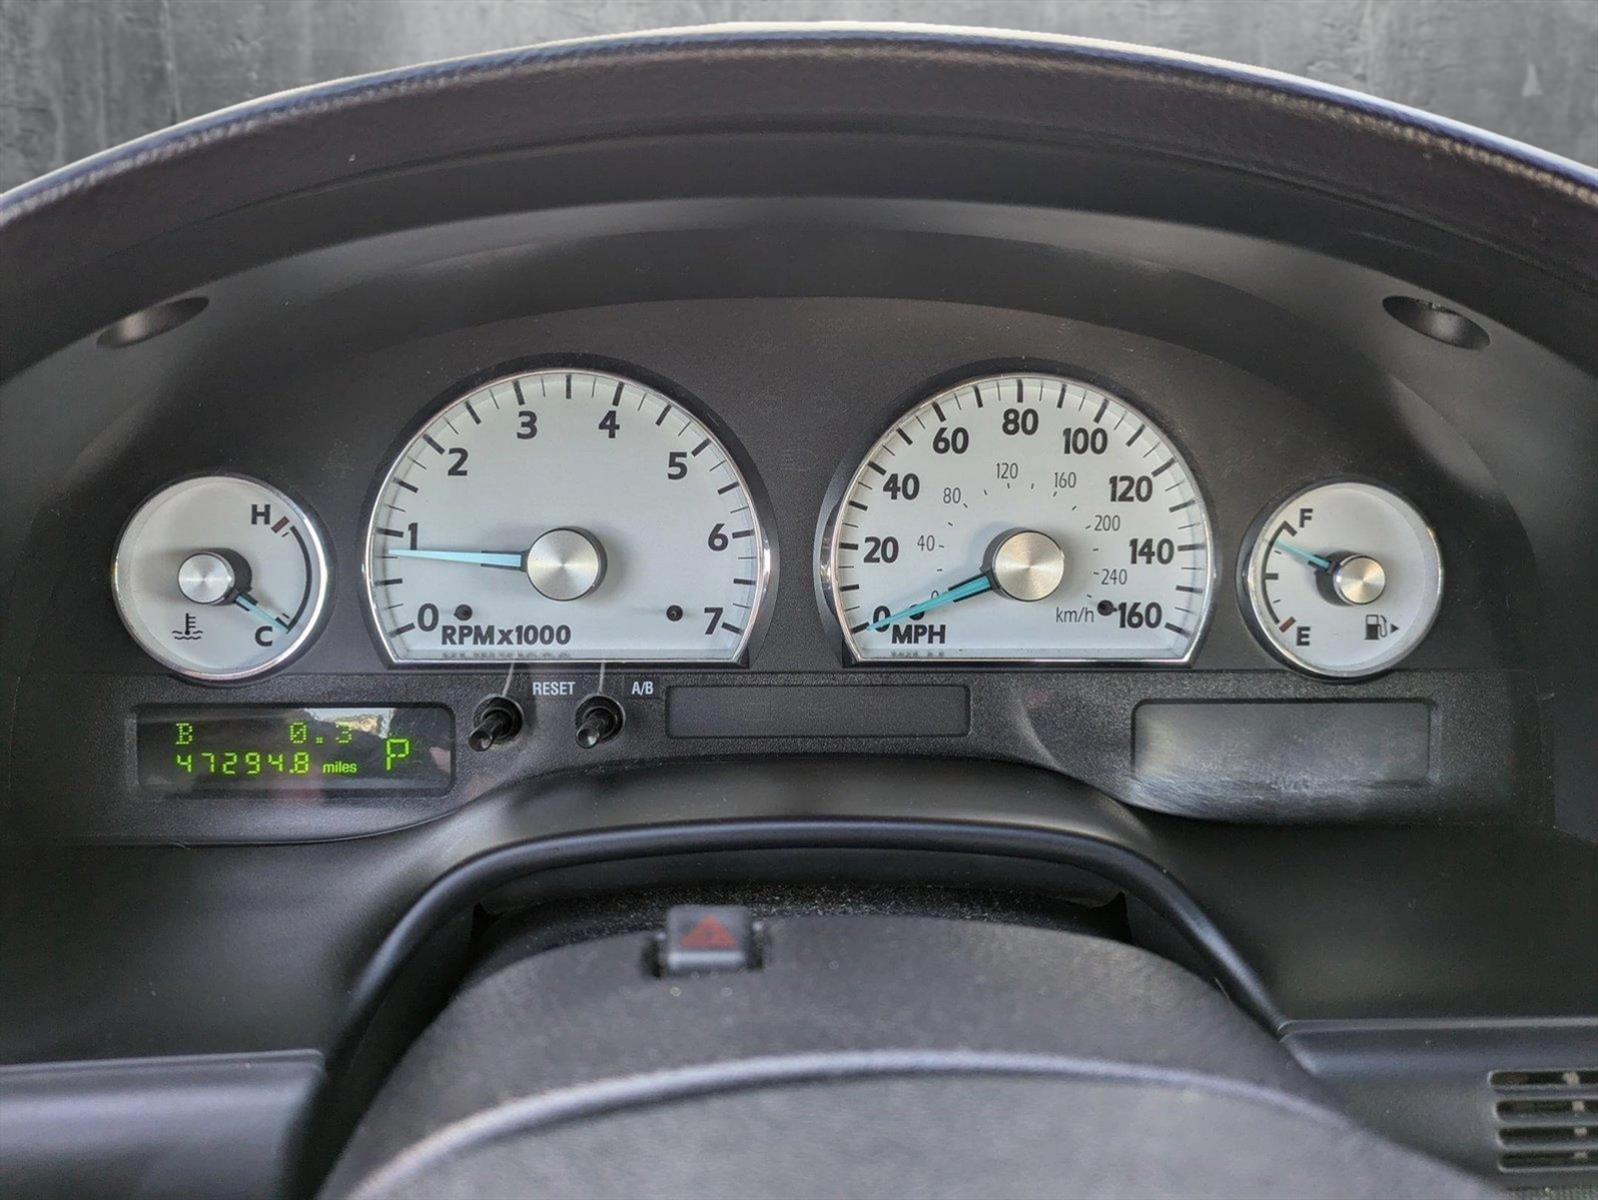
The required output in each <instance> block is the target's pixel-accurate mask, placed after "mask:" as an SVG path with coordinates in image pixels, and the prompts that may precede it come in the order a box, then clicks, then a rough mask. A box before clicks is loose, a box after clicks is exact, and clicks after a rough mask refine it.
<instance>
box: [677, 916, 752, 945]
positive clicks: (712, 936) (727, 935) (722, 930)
mask: <svg viewBox="0 0 1598 1200" xmlns="http://www.w3.org/2000/svg"><path fill="white" fill-rule="evenodd" d="M682 948H683V949H684V950H736V949H737V948H738V939H737V938H735V937H733V936H732V932H731V931H730V930H729V929H728V928H727V927H726V926H725V925H723V924H722V923H721V922H720V921H718V920H716V918H715V917H700V918H699V923H698V924H696V925H695V926H694V927H693V928H692V929H690V930H689V931H688V932H687V933H685V934H684V935H683V939H682Z"/></svg>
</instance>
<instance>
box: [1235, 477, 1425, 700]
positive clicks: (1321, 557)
mask: <svg viewBox="0 0 1598 1200" xmlns="http://www.w3.org/2000/svg"><path fill="white" fill-rule="evenodd" d="M1244 582H1245V586H1246V590H1247V592H1248V603H1249V610H1250V616H1251V618H1252V624H1253V625H1254V628H1255V629H1256V631H1257V632H1258V633H1259V635H1260V637H1261V638H1262V639H1263V640H1264V642H1265V644H1266V645H1267V646H1268V647H1269V648H1270V649H1271V650H1273V651H1274V652H1275V653H1276V654H1278V655H1279V656H1280V657H1282V658H1283V659H1285V660H1286V661H1287V662H1289V663H1291V664H1292V665H1294V666H1296V667H1301V668H1303V669H1304V670H1306V671H1311V672H1313V673H1315V674H1317V675H1330V676H1336V677H1339V678H1352V677H1357V676H1361V675H1372V674H1375V673H1376V672H1378V671H1384V670H1386V669H1387V668H1388V667H1391V666H1393V665H1394V664H1395V663H1397V662H1398V661H1399V660H1400V659H1402V658H1403V657H1404V656H1405V655H1406V654H1408V653H1409V652H1410V651H1411V650H1413V649H1414V648H1415V647H1416V646H1417V645H1419V644H1420V641H1421V639H1422V638H1424V637H1425V636H1426V633H1427V631H1428V630H1430V629H1431V627H1432V621H1433V620H1435V619H1436V617H1437V608H1438V605H1439V604H1440V603H1441V601H1442V595H1443V563H1442V558H1441V556H1440V555H1439V554H1438V551H1437V539H1436V538H1435V537H1434V536H1433V535H1432V531H1431V527H1430V526H1429V525H1427V523H1426V521H1425V520H1424V518H1422V517H1421V515H1420V514H1419V513H1418V512H1416V511H1415V509H1414V508H1413V507H1412V506H1411V505H1410V504H1409V503H1408V502H1407V501H1405V500H1403V499H1402V498H1400V497H1398V496H1396V495H1394V494H1393V493H1392V492H1390V491H1388V490H1387V489H1385V488H1380V487H1376V486H1374V485H1372V484H1368V483H1356V482H1353V481H1344V482H1336V483H1323V484H1320V485H1318V486H1316V487H1312V488H1309V489H1307V490H1305V491H1302V492H1300V493H1298V495H1296V496H1294V497H1293V498H1292V499H1291V500H1288V501H1287V502H1286V503H1285V504H1283V505H1281V506H1280V507H1278V508H1277V509H1275V510H1274V511H1273V512H1271V513H1269V514H1268V515H1267V516H1266V517H1265V520H1264V521H1263V522H1262V523H1261V525H1260V527H1259V533H1258V534H1257V535H1256V537H1255V540H1254V544H1253V546H1252V547H1251V549H1250V551H1249V555H1248V560H1247V567H1246V569H1245V575H1244Z"/></svg>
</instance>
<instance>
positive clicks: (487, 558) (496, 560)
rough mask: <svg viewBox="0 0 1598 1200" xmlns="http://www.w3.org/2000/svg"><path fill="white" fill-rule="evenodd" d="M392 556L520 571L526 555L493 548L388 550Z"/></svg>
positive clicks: (525, 560)
mask: <svg viewBox="0 0 1598 1200" xmlns="http://www.w3.org/2000/svg"><path fill="white" fill-rule="evenodd" d="M388 553H389V555H390V557H392V558H427V559H431V560H433V561H434V562H452V563H469V564H471V565H473V566H478V567H502V568H505V569H508V570H511V571H520V570H521V569H522V567H523V565H524V564H525V563H526V562H527V555H526V554H525V553H521V554H504V553H500V552H498V551H494V550H390V551H389V552H388Z"/></svg>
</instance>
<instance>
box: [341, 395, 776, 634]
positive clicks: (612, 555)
mask: <svg viewBox="0 0 1598 1200" xmlns="http://www.w3.org/2000/svg"><path fill="white" fill-rule="evenodd" d="M769 567H770V559H769V555H768V552H767V548H766V541H765V538H764V536H763V534H762V532H761V527H760V518H759V516H758V514H757V513H756V511H755V505H754V501H753V499H752V497H751V495H750V491H749V488H748V486H747V485H746V484H745V482H744V478H743V476H742V475H741V474H740V472H739V470H738V467H737V464H736V463H734V461H733V459H732V457H731V455H729V454H728V453H727V449H726V447H725V446H723V445H722V444H721V442H720V441H718V440H717V438H716V436H715V435H714V434H713V433H711V432H710V430H709V429H707V428H706V427H705V425H704V424H703V422H701V421H700V420H699V419H698V418H697V417H695V416H694V415H693V414H692V413H690V412H688V411H687V410H685V409H684V408H683V407H682V406H681V405H680V404H678V403H677V402H676V401H674V400H672V399H670V398H668V397H666V396H664V395H662V394H661V393H660V392H658V391H656V390H654V389H653V388H650V387H647V386H645V385H644V384H641V383H637V382H635V381H634V380H631V379H626V378H623V377H622V376H619V375H613V374H610V373H609V372H605V371H595V370H575V369H574V370H567V369H563V368H561V369H546V370H537V371H528V372H525V373H522V374H518V375H512V376H507V377H506V378H503V379H497V380H495V381H493V382H491V383H487V384H484V385H483V386H481V387H479V388H477V389H476V390H474V391H472V392H470V393H468V394H467V395H464V396H461V397H460V398H459V399H457V400H455V401H454V402H453V403H451V404H450V405H449V406H448V407H447V408H445V409H444V410H443V411H442V412H440V413H438V414H437V415H436V416H435V417H433V418H432V419H431V420H430V421H428V423H427V425H426V427H425V428H423V429H422V431H421V432H420V433H418V434H417V435H416V437H415V438H414V439H413V440H412V441H411V443H410V444H409V445H408V446H406V447H405V449H404V450H403V451H402V452H401V454H400V456H399V458H398V459H397V460H396V461H395V462H394V465H393V466H392V467H391V468H390V469H389V472H388V475H387V477H386V478H385V479H384V481H383V484H382V487H381V488H379V490H378V496H377V501H376V504H375V506H374V508H373V511H372V516H371V520H370V524H369V527H368V530H367V545H366V584H367V591H368V596H369V598H370V602H371V610H372V615H373V618H374V619H375V621H376V623H377V628H378V630H379V633H380V636H381V637H382V640H383V644H384V646H385V647H386V648H387V650H388V653H389V655H390V657H391V658H393V659H394V660H395V661H396V662H419V663H426V662H455V661H460V660H465V659H500V660H505V659H513V660H534V659H552V658H558V659H582V660H611V661H629V660H631V661H647V662H655V661H683V662H731V661H735V660H737V659H738V658H739V657H740V656H741V655H742V654H743V651H744V647H745V646H746V645H747V644H748V640H749V637H750V632H751V630H752V628H753V626H754V622H755V619H756V614H757V613H758V611H759V608H760V602H761V598H762V595H763V594H764V591H765V585H766V578H767V575H768V573H769Z"/></svg>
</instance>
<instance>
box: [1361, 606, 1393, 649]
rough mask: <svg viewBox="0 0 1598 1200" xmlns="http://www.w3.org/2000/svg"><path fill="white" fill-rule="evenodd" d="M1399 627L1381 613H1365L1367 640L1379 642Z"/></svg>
mask: <svg viewBox="0 0 1598 1200" xmlns="http://www.w3.org/2000/svg"><path fill="white" fill-rule="evenodd" d="M1397 628H1398V626H1396V625H1394V624H1393V623H1392V622H1391V621H1389V620H1388V619H1387V618H1386V617H1384V616H1382V614H1381V613H1366V614H1365V640H1366V641H1367V642H1379V641H1381V640H1382V639H1383V638H1384V637H1386V636H1387V635H1388V634H1390V633H1392V632H1393V630H1395V629H1397Z"/></svg>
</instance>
